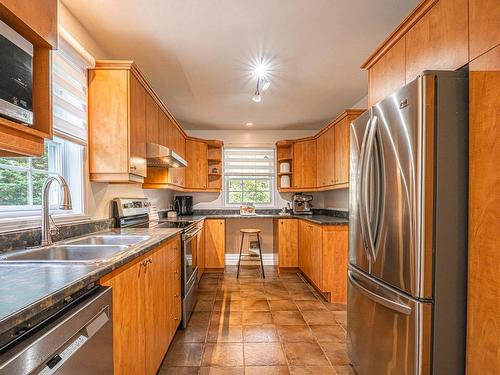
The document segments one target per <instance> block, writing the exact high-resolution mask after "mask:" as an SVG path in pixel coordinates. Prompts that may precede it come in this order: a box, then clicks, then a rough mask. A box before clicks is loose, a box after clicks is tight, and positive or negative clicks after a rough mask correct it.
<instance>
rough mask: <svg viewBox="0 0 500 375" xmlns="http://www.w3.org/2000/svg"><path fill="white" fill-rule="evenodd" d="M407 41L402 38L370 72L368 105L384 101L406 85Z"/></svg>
mask: <svg viewBox="0 0 500 375" xmlns="http://www.w3.org/2000/svg"><path fill="white" fill-rule="evenodd" d="M405 47H406V39H405V38H404V37H403V38H401V39H400V40H399V41H398V42H397V43H396V44H394V45H393V46H392V47H391V48H390V49H389V50H388V51H387V52H386V53H385V54H384V55H383V56H382V57H381V58H380V60H378V61H377V62H376V63H375V64H374V65H373V66H371V67H370V68H369V70H368V105H373V104H375V103H377V102H379V101H380V100H382V99H384V98H385V97H387V96H388V95H390V94H392V93H393V92H394V91H396V90H397V89H399V88H400V87H403V86H404V85H405V83H406V70H405V69H406V67H405Z"/></svg>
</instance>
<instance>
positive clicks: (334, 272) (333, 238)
mask: <svg viewBox="0 0 500 375" xmlns="http://www.w3.org/2000/svg"><path fill="white" fill-rule="evenodd" d="M322 231H323V246H322V248H323V255H322V263H323V266H322V285H321V290H322V291H323V292H328V293H330V302H332V303H333V302H335V303H346V302H347V254H348V251H349V249H348V244H347V241H348V234H349V232H348V226H347V225H333V226H326V227H323V228H322Z"/></svg>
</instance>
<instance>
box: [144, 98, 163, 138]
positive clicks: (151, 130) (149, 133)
mask: <svg viewBox="0 0 500 375" xmlns="http://www.w3.org/2000/svg"><path fill="white" fill-rule="evenodd" d="M159 110H160V109H159V108H158V104H156V102H155V100H154V99H153V98H152V97H151V95H149V94H146V142H147V143H159V141H160V139H159V134H158V113H159Z"/></svg>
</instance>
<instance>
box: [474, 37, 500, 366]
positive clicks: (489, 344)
mask: <svg viewBox="0 0 500 375" xmlns="http://www.w3.org/2000/svg"><path fill="white" fill-rule="evenodd" d="M469 72H470V73H469V124H470V125H469V252H468V256H469V269H468V279H467V280H468V297H467V374H470V375H482V374H497V373H498V369H499V368H500V356H499V351H498V348H499V342H500V333H499V329H498V323H497V322H498V311H500V278H499V277H498V270H499V269H500V257H499V256H498V244H499V243H500V225H498V218H499V217H500V194H499V192H498V191H499V187H498V186H499V185H498V165H499V164H500V152H499V140H500V95H499V94H498V88H499V87H500V45H499V46H497V47H495V48H494V49H492V50H491V51H489V52H488V53H486V54H484V55H482V56H480V57H479V58H477V59H476V60H474V61H473V62H471V64H470V65H469ZM495 223H496V224H495ZM493 322H495V323H493Z"/></svg>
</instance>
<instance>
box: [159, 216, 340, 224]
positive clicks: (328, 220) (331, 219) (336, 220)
mask: <svg viewBox="0 0 500 375" xmlns="http://www.w3.org/2000/svg"><path fill="white" fill-rule="evenodd" d="M203 219H299V220H305V221H309V222H311V223H314V224H319V225H348V224H349V220H348V219H345V218H341V217H335V216H327V215H279V214H259V213H258V214H256V215H239V214H233V213H230V214H223V213H216V214H204V215H193V216H178V217H177V218H169V219H168V221H200V220H203Z"/></svg>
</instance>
